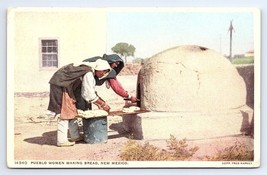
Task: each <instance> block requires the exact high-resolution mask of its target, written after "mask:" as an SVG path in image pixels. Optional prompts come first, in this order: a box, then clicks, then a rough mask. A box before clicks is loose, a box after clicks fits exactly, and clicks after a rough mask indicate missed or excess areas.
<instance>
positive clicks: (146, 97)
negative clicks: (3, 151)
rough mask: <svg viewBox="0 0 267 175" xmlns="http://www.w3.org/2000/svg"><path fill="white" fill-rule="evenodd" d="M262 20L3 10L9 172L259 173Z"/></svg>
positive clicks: (177, 12)
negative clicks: (201, 170) (246, 170)
mask: <svg viewBox="0 0 267 175" xmlns="http://www.w3.org/2000/svg"><path fill="white" fill-rule="evenodd" d="M260 13H261V10H260V9H256V8H48V7H47V8H27V7H23V8H22V7H17V8H9V9H7V86H8V87H7V128H8V129H7V152H8V153H7V165H8V167H9V168H196V167H201V168H241V167H242V168H244V167H245V168H257V167H259V166H260V164H261V162H260V158H261V156H260V155H261V153H260V60H261V55H260V53H261V41H260V40H261V35H260V33H261V31H260V28H261V27H260V26H261V18H260Z"/></svg>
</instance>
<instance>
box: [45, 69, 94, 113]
mask: <svg viewBox="0 0 267 175" xmlns="http://www.w3.org/2000/svg"><path fill="white" fill-rule="evenodd" d="M89 71H92V69H91V68H90V67H88V66H85V65H80V66H73V64H68V65H66V66H64V67H62V68H60V69H59V70H58V71H56V72H55V73H54V75H53V76H52V78H51V79H50V81H49V83H50V100H49V106H48V110H50V111H53V112H55V113H57V114H59V113H60V111H61V105H62V94H63V91H67V92H68V94H69V96H70V97H71V98H73V99H75V95H74V91H75V90H76V89H77V87H80V85H81V79H80V78H81V77H83V76H84V75H85V74H86V73H87V72H89Z"/></svg>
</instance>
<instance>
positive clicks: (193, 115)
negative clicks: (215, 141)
mask: <svg viewBox="0 0 267 175" xmlns="http://www.w3.org/2000/svg"><path fill="white" fill-rule="evenodd" d="M123 126H124V129H125V130H126V131H128V132H129V133H131V134H132V136H133V138H134V139H145V140H155V139H169V138H170V135H173V136H175V137H176V138H177V139H184V138H186V139H208V138H216V137H226V136H233V135H239V134H253V133H252V132H253V129H254V126H253V109H251V108H249V107H248V106H245V107H242V108H238V109H235V110H225V111H216V112H215V111H213V112H205V113H204V112H202V113H199V112H147V113H142V114H137V115H128V116H126V115H125V116H123Z"/></svg>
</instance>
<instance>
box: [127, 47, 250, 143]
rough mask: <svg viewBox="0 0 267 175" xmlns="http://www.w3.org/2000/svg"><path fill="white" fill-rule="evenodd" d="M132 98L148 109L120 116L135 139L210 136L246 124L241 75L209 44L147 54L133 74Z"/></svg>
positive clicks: (232, 131)
mask: <svg viewBox="0 0 267 175" xmlns="http://www.w3.org/2000/svg"><path fill="white" fill-rule="evenodd" d="M137 97H138V98H140V103H139V106H140V107H141V108H144V109H146V110H150V111H151V112H147V113H142V114H137V115H136V116H124V118H123V122H124V128H125V129H126V130H128V131H130V132H132V134H133V136H134V137H135V138H137V139H168V138H169V137H170V135H174V136H176V137H177V138H181V139H182V138H189V139H203V138H213V137H219V136H227V135H234V134H240V133H241V132H246V133H247V132H249V128H250V127H251V120H252V114H253V110H252V109H251V108H249V107H247V106H246V86H245V82H244V80H243V78H242V77H241V76H240V75H239V74H238V72H237V70H236V68H235V67H234V66H233V65H232V64H231V63H230V62H229V61H228V60H227V58H225V57H223V56H222V55H220V54H219V53H216V52H215V51H213V50H210V49H208V48H204V47H200V46H179V47H175V48H171V49H168V50H166V51H163V52H161V53H159V54H157V55H155V56H153V57H151V58H149V59H148V60H147V61H146V62H145V63H144V64H143V66H142V68H141V70H140V72H139V74H138V80H137Z"/></svg>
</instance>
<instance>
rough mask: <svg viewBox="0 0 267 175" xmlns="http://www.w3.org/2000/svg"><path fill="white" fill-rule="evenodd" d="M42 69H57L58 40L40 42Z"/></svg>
mask: <svg viewBox="0 0 267 175" xmlns="http://www.w3.org/2000/svg"><path fill="white" fill-rule="evenodd" d="M41 47H42V49H41V52H42V53H41V54H42V67H44V68H49V67H58V40H55V39H42V40H41Z"/></svg>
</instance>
